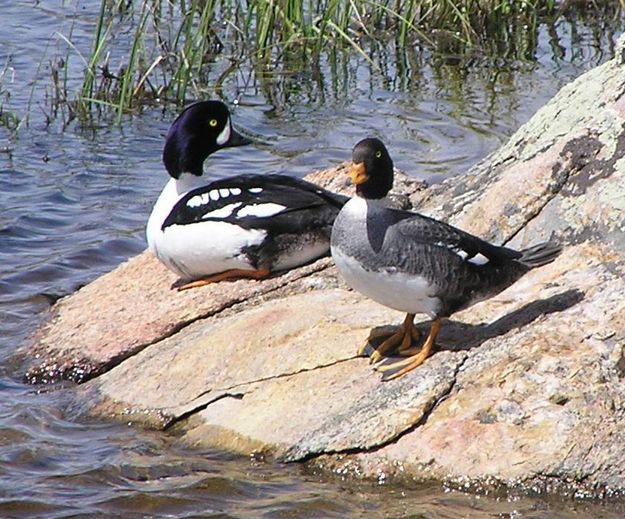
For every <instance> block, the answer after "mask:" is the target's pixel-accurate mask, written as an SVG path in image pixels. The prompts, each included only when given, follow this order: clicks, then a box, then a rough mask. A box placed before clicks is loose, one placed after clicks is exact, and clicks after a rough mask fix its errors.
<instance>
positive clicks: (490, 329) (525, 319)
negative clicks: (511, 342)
mask: <svg viewBox="0 0 625 519" xmlns="http://www.w3.org/2000/svg"><path fill="white" fill-rule="evenodd" d="M583 299H584V293H583V292H582V291H581V290H577V289H571V290H567V291H565V292H561V293H559V294H555V295H553V296H551V297H548V298H545V299H538V300H536V301H532V302H531V303H528V304H526V305H524V306H522V307H521V308H519V309H517V310H515V311H513V312H510V313H509V314H506V315H504V316H503V317H500V318H499V319H497V320H496V321H493V322H492V323H488V324H487V323H482V324H468V323H464V322H462V321H457V320H451V319H446V320H445V321H444V322H443V325H442V327H441V331H440V333H439V335H438V338H437V340H436V346H435V349H436V350H437V351H466V350H470V349H472V348H475V347H477V346H480V345H481V344H482V343H484V342H486V341H487V340H489V339H492V338H494V337H498V336H501V335H505V334H507V333H508V332H510V331H512V330H514V329H517V328H523V327H524V326H527V325H528V324H530V323H532V322H533V321H535V320H536V319H538V318H539V317H541V316H544V315H548V314H551V313H554V312H562V311H564V310H566V309H567V308H571V307H572V306H574V305H576V304H577V303H579V302H580V301H582V300H583ZM391 328H394V329H397V327H389V326H378V327H375V328H374V329H373V330H372V333H373V334H375V333H376V332H382V331H389V330H390V329H391ZM415 328H417V329H418V330H419V332H420V333H421V339H420V341H419V342H420V343H421V342H423V340H424V339H425V337H427V334H428V333H429V331H430V321H423V322H420V323H418V324H415ZM380 342H381V341H379V340H374V341H371V344H370V347H369V348H367V352H366V353H367V355H370V354H371V352H372V351H373V348H375V347H377V346H378V345H379V343H380ZM391 355H392V354H391Z"/></svg>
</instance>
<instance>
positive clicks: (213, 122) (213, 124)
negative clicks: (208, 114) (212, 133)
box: [208, 119, 217, 128]
mask: <svg viewBox="0 0 625 519" xmlns="http://www.w3.org/2000/svg"><path fill="white" fill-rule="evenodd" d="M208 125H209V126H210V127H211V128H214V127H215V126H217V119H211V120H210V121H208Z"/></svg>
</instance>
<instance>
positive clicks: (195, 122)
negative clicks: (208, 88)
mask: <svg viewBox="0 0 625 519" xmlns="http://www.w3.org/2000/svg"><path fill="white" fill-rule="evenodd" d="M251 142H252V141H250V140H249V139H247V138H245V137H243V136H242V135H241V134H239V133H238V132H237V131H235V129H234V128H233V127H232V123H231V122H230V111H229V110H228V107H227V106H226V105H225V104H223V103H222V102H221V101H198V102H197V103H193V104H191V105H189V106H187V107H186V108H185V109H184V110H183V111H182V112H181V113H180V115H178V117H177V118H176V120H175V121H174V122H173V124H172V125H171V127H170V128H169V133H168V134H167V140H166V142H165V149H164V150H163V162H164V163H165V167H166V168H167V171H168V173H169V174H170V175H171V176H172V177H174V178H180V175H181V174H182V173H192V174H193V175H197V176H198V177H199V176H201V175H202V172H203V165H204V161H205V160H206V157H208V156H209V155H210V154H211V153H215V152H216V151H217V150H220V149H221V148H230V147H233V146H243V145H245V144H251Z"/></svg>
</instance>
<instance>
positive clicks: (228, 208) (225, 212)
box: [202, 202, 243, 218]
mask: <svg viewBox="0 0 625 519" xmlns="http://www.w3.org/2000/svg"><path fill="white" fill-rule="evenodd" d="M242 203H243V202H237V203H236V204H228V205H225V206H223V207H220V208H219V209H215V210H214V211H211V212H210V213H206V214H205V215H202V218H227V217H228V216H230V215H231V214H232V211H234V210H235V209H236V208H237V207H239V206H240V205H241V204H242Z"/></svg>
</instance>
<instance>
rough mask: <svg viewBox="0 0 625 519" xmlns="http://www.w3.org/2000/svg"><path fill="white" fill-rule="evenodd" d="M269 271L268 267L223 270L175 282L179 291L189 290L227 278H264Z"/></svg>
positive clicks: (175, 286)
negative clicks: (183, 281) (198, 277)
mask: <svg viewBox="0 0 625 519" xmlns="http://www.w3.org/2000/svg"><path fill="white" fill-rule="evenodd" d="M269 273H270V272H269V269H268V268H264V269H257V270H245V269H231V270H224V271H223V272H219V273H218V274H213V275H211V276H206V277H204V278H201V279H196V280H194V281H189V282H188V283H184V284H182V285H178V284H177V283H174V288H177V289H178V290H179V291H180V290H188V289H190V288H197V287H202V286H204V285H208V284H209V283H218V282H219V281H225V280H227V279H264V278H266V277H267V276H269Z"/></svg>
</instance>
